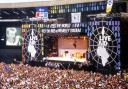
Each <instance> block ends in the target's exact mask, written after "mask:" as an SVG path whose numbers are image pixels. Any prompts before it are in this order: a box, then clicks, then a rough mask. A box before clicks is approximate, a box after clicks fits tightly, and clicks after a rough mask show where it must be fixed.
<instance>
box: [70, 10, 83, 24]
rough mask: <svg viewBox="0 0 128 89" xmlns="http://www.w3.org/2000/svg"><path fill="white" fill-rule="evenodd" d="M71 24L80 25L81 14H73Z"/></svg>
mask: <svg viewBox="0 0 128 89" xmlns="http://www.w3.org/2000/svg"><path fill="white" fill-rule="evenodd" d="M71 22H72V23H80V22H81V13H80V12H78V13H71Z"/></svg>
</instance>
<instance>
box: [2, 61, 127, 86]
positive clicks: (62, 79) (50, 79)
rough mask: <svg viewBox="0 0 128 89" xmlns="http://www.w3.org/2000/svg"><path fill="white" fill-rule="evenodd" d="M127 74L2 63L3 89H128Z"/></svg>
mask: <svg viewBox="0 0 128 89" xmlns="http://www.w3.org/2000/svg"><path fill="white" fill-rule="evenodd" d="M125 74H126V73H122V74H121V73H117V74H113V75H112V74H109V75H105V74H101V73H98V72H92V71H85V70H74V69H56V68H48V67H41V66H38V67H37V66H30V65H27V64H25V65H24V64H5V63H0V89H128V83H127V82H126V81H125V79H124V77H122V76H121V75H125Z"/></svg>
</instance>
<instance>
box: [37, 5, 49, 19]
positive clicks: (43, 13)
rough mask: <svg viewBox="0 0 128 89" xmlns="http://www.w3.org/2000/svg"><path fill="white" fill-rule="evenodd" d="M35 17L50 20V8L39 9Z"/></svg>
mask: <svg viewBox="0 0 128 89" xmlns="http://www.w3.org/2000/svg"><path fill="white" fill-rule="evenodd" d="M35 17H37V18H38V17H41V18H44V19H48V7H37V8H36V15H35Z"/></svg>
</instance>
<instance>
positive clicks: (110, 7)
mask: <svg viewBox="0 0 128 89" xmlns="http://www.w3.org/2000/svg"><path fill="white" fill-rule="evenodd" d="M112 6H113V0H108V1H107V7H106V13H110V12H111V10H112Z"/></svg>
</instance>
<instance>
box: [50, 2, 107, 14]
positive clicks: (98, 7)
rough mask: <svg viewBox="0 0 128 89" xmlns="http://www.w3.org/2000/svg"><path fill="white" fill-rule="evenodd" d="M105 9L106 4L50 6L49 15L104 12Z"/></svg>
mask: <svg viewBox="0 0 128 89" xmlns="http://www.w3.org/2000/svg"><path fill="white" fill-rule="evenodd" d="M105 8H106V2H105V1H101V2H90V3H78V4H71V5H59V6H51V7H50V11H49V12H50V13H51V14H54V13H70V12H88V11H104V10H105Z"/></svg>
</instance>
